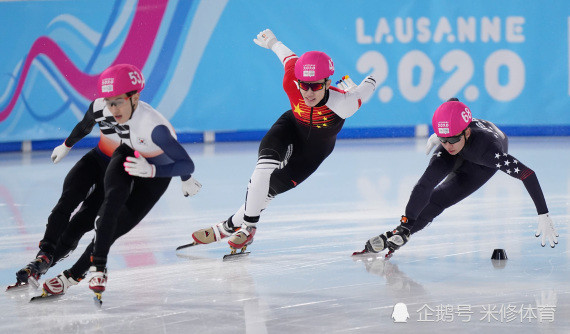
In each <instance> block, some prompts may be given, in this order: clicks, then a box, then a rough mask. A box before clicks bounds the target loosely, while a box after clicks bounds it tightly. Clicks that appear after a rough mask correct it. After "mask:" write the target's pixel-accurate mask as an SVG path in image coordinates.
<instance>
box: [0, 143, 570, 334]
mask: <svg viewBox="0 0 570 334" xmlns="http://www.w3.org/2000/svg"><path fill="white" fill-rule="evenodd" d="M424 143H425V139H374V140H342V141H339V142H338V143H337V147H336V149H335V151H334V152H333V154H332V155H331V156H330V157H329V158H328V159H327V160H326V161H325V162H324V163H323V164H322V165H321V167H320V168H319V170H318V171H317V172H316V173H315V174H314V175H313V176H312V177H310V178H309V179H308V180H307V181H306V182H305V183H303V184H301V185H300V186H298V187H297V188H296V189H293V190H291V191H289V192H287V193H285V194H282V195H280V196H278V197H277V198H276V199H275V200H273V202H271V204H270V206H269V208H268V209H267V210H266V211H265V212H264V213H263V215H262V218H261V221H260V223H259V224H258V230H257V234H256V237H255V242H254V243H253V244H252V245H251V246H250V247H249V250H250V251H251V254H250V255H249V256H248V257H246V258H241V259H238V260H235V261H231V262H223V261H222V256H223V255H224V254H226V253H227V252H228V246H227V244H226V243H225V242H222V243H217V244H211V245H204V246H198V247H194V248H189V249H186V250H182V251H179V252H175V248H176V247H177V246H179V245H182V244H186V243H188V242H190V241H191V233H192V232H193V231H194V230H197V229H199V228H202V227H206V226H210V225H212V224H214V223H217V222H219V221H221V220H224V219H225V218H227V217H228V216H230V215H231V214H233V213H234V211H235V210H237V209H238V207H239V206H240V205H241V204H242V201H243V199H244V197H245V190H246V187H247V183H248V180H249V177H250V175H251V172H252V171H253V167H254V165H255V162H256V157H257V146H258V143H255V142H252V143H218V144H191V145H190V144H188V145H185V147H186V148H187V150H188V152H189V153H190V156H191V157H192V159H193V160H194V162H195V163H196V172H195V174H194V176H195V178H196V179H198V180H199V181H200V182H202V184H203V188H202V191H201V192H200V193H199V194H198V195H197V196H195V197H193V198H185V197H184V196H183V195H182V192H181V189H180V180H179V179H175V180H173V182H172V183H171V184H170V187H169V189H168V190H167V192H166V194H165V195H164V196H163V197H162V199H161V200H160V201H159V202H158V204H157V205H156V206H155V207H154V209H153V210H152V211H151V212H150V213H149V215H148V216H147V217H146V218H145V219H144V220H143V221H142V222H141V223H140V224H139V225H138V226H137V227H136V228H135V229H134V230H133V231H131V232H130V233H129V234H127V235H126V236H124V237H123V238H122V239H119V241H117V243H115V245H114V246H113V247H112V248H111V254H110V259H109V263H108V269H109V281H108V285H107V291H106V292H105V293H104V295H103V300H104V303H103V306H102V308H101V309H98V308H96V307H95V306H94V303H93V301H92V292H90V290H89V289H88V284H87V279H86V280H84V281H83V282H81V283H80V284H79V285H78V286H74V287H72V288H70V290H69V291H68V293H67V294H66V295H65V296H63V297H61V298H59V299H56V300H52V301H44V302H41V303H29V302H28V301H29V298H30V297H31V296H33V295H36V294H38V293H39V290H35V291H30V290H28V291H20V292H16V293H12V292H9V293H8V292H2V293H1V296H0V307H1V310H2V311H1V312H0V333H24V332H34V333H224V334H227V333H384V332H393V333H410V332H412V331H413V332H414V333H435V332H438V333H515V332H516V333H517V334H521V333H570V284H569V283H570V266H569V257H570V256H569V253H568V243H567V237H566V236H567V235H568V228H567V225H568V221H569V204H568V203H569V193H570V169H569V168H568V166H570V138H566V137H552V138H550V137H548V138H521V137H514V138H511V141H510V149H509V152H510V153H511V154H512V155H513V156H515V157H516V158H518V159H519V160H520V161H521V162H523V163H524V164H526V165H527V166H529V167H530V168H532V169H533V170H534V171H535V172H536V173H537V176H538V178H539V181H540V183H541V185H542V189H543V192H544V193H545V196H546V200H547V204H548V206H549V209H550V213H551V215H552V217H553V219H554V222H555V224H556V226H557V228H558V232H559V234H560V238H559V244H558V246H556V248H554V249H552V248H550V247H548V246H547V247H544V248H543V247H540V241H539V239H538V238H535V237H534V232H535V230H536V226H537V215H536V210H535V208H534V205H533V203H532V200H531V199H530V196H529V195H528V193H527V192H526V190H525V188H524V186H523V184H522V182H520V181H519V180H516V179H514V178H511V177H509V176H507V175H506V174H503V173H501V172H498V173H497V174H496V175H495V176H494V177H493V178H492V179H491V181H490V182H489V183H487V184H486V185H485V186H484V187H483V188H481V189H480V190H479V191H477V192H476V193H475V194H473V195H472V196H471V197H469V198H467V199H466V200H464V201H463V202H460V203H459V204H457V205H456V206H454V207H452V208H450V209H449V210H447V211H445V212H444V213H443V214H442V215H441V216H440V217H438V218H437V219H436V220H435V221H434V223H433V224H432V225H430V226H428V227H427V228H426V229H424V230H423V231H421V232H419V233H417V234H415V235H414V236H413V237H412V238H411V239H410V242H409V243H408V244H407V245H406V246H405V247H403V248H402V249H400V250H399V251H397V252H396V253H395V254H394V256H393V257H392V258H391V259H389V260H387V261H386V260H384V259H383V256H382V255H379V256H377V257H365V256H364V257H352V256H351V254H352V252H354V251H358V250H361V249H362V248H363V246H364V243H365V242H366V240H367V239H368V238H370V237H372V236H374V235H376V234H379V233H382V232H385V231H387V230H389V229H392V228H394V227H396V226H397V224H398V222H399V217H400V215H402V214H403V213H404V208H405V205H406V203H407V199H408V196H409V195H410V192H411V190H412V187H413V185H414V184H415V182H416V181H417V179H418V178H419V177H420V175H421V174H422V173H423V171H424V169H425V167H426V166H427V162H428V159H429V158H428V157H426V156H425V154H424ZM85 152H86V150H81V149H77V150H76V149H74V150H72V151H71V153H70V154H69V155H68V156H67V157H66V158H65V159H64V160H62V161H61V162H60V163H59V164H57V165H53V164H52V163H51V161H50V159H49V156H50V154H51V152H49V151H40V152H32V153H3V154H0V217H1V218H0V219H1V224H0V258H1V261H0V282H1V283H2V284H3V285H4V286H7V285H9V284H12V283H14V280H15V275H14V274H15V272H16V271H17V270H18V269H20V268H21V267H23V266H24V265H26V264H27V263H28V262H29V261H30V260H32V259H33V258H34V257H35V254H36V252H37V244H38V241H39V240H40V239H41V238H42V236H43V232H44V228H45V224H46V220H47V217H48V215H49V213H50V211H51V209H52V207H53V206H54V205H55V203H56V201H57V199H58V197H59V195H60V191H61V186H62V183H63V179H64V177H65V175H66V173H67V171H68V170H69V169H70V168H71V167H72V165H73V164H74V163H75V162H76V161H77V160H78V159H79V158H80V157H81V156H82V155H83V154H84V153H85ZM92 237H93V234H92V233H89V234H87V235H86V236H85V237H84V238H83V239H82V241H81V243H80V244H79V247H78V250H76V251H75V252H74V253H73V254H71V256H70V257H69V258H67V259H65V260H64V261H63V262H60V263H58V264H57V265H56V266H55V267H54V268H52V269H51V270H50V271H49V272H48V273H47V274H46V276H45V278H50V277H53V276H55V275H57V274H59V273H60V272H61V271H63V270H64V269H67V268H69V267H70V266H71V264H72V263H73V261H75V260H76V259H77V257H78V256H79V254H80V252H81V251H82V250H83V249H84V248H85V246H86V245H87V243H88V241H89V240H90V239H91V238H92ZM495 248H502V249H505V250H506V252H507V255H508V258H509V259H508V260H507V261H503V262H501V263H496V262H495V263H493V261H491V259H490V257H491V254H492V252H493V249H495ZM41 282H43V279H42V280H41ZM397 303H403V304H405V309H406V310H407V315H409V317H407V316H406V310H403V311H402V310H401V309H400V307H395V305H396V304H397ZM393 313H394V316H393Z"/></svg>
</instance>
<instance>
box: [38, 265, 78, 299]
mask: <svg viewBox="0 0 570 334" xmlns="http://www.w3.org/2000/svg"><path fill="white" fill-rule="evenodd" d="M80 281H81V279H79V280H75V279H74V278H73V277H71V274H70V273H69V271H67V270H65V271H64V272H62V273H61V274H59V275H57V276H56V277H54V278H50V279H48V280H47V281H45V283H44V286H43V288H44V291H45V292H47V293H49V294H51V295H63V294H65V293H66V292H67V289H69V287H71V286H73V285H77V284H79V282H80Z"/></svg>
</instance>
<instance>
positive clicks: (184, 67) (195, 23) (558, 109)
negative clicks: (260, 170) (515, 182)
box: [0, 0, 570, 143]
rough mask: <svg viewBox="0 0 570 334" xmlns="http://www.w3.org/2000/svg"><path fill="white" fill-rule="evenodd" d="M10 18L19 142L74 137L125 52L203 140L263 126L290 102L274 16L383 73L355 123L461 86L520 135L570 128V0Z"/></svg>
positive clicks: (9, 131) (286, 28)
mask: <svg viewBox="0 0 570 334" xmlns="http://www.w3.org/2000/svg"><path fill="white" fill-rule="evenodd" d="M0 21H1V22H2V23H3V24H2V25H0V36H2V38H1V39H0V47H1V49H2V52H1V53H0V74H1V77H2V78H3V80H0V142H4V143H7V142H17V141H38V140H50V139H54V140H59V139H63V138H65V137H66V136H67V135H68V134H69V132H70V131H71V129H72V128H73V126H74V125H75V124H76V123H77V122H78V120H80V119H81V118H82V117H83V114H84V112H85V110H86V109H87V107H88V106H89V103H90V102H91V101H92V100H93V99H94V97H95V91H96V87H95V85H96V79H97V76H98V75H99V73H101V72H102V71H103V70H104V69H105V68H106V67H108V66H110V65H112V64H117V63H132V64H135V65H136V66H138V67H139V68H141V69H142V71H143V74H144V75H145V77H146V81H147V86H146V87H145V89H144V91H143V92H142V94H141V98H142V99H143V100H144V101H146V102H148V103H150V104H151V105H153V106H154V107H155V108H156V109H157V110H159V111H160V112H161V113H162V114H164V115H165V116H166V117H167V118H168V119H169V120H170V121H171V122H172V124H173V125H174V127H175V128H176V130H177V132H178V133H180V134H187V135H188V137H187V138H192V140H202V139H203V136H202V133H204V132H212V133H215V134H217V136H218V138H225V139H226V140H232V138H234V139H240V138H242V139H243V138H247V139H255V138H258V137H259V136H261V135H263V133H264V131H265V130H267V129H268V128H269V127H270V126H271V124H272V123H273V122H274V121H275V120H276V119H277V117H278V116H279V115H280V114H281V113H282V112H283V111H285V110H286V109H288V106H289V104H288V100H287V97H286V95H285V93H284V92H283V90H282V82H281V80H282V75H283V69H282V66H281V64H280V62H279V60H278V58H277V57H276V56H275V54H273V53H272V52H271V51H269V50H266V49H263V48H260V47H259V46H257V45H256V44H254V43H253V38H254V37H255V36H256V35H257V33H258V32H260V31H261V30H263V29H266V28H270V29H272V30H273V32H274V33H275V35H276V36H277V38H278V39H279V40H281V41H283V42H284V43H285V45H287V46H288V47H289V48H290V49H291V50H293V51H294V52H296V53H297V54H298V55H301V54H302V53H304V52H306V51H310V50H321V51H324V52H326V53H327V54H329V55H330V56H331V57H332V58H333V60H334V62H335V70H336V72H335V75H334V76H335V77H334V78H333V81H336V80H338V79H340V78H341V77H342V76H343V75H347V74H348V75H350V76H351V78H353V80H354V81H355V82H357V83H359V82H360V81H361V80H362V79H363V78H364V77H365V76H366V75H368V74H371V73H373V74H374V75H375V76H376V78H377V82H378V87H377V90H376V92H375V94H374V95H373V96H372V97H371V98H370V99H369V100H368V101H365V104H364V106H363V107H362V108H361V110H360V111H358V112H357V113H356V114H355V115H354V116H353V117H351V118H350V119H348V120H347V122H346V125H345V128H346V129H345V130H343V131H344V134H345V136H351V133H353V134H355V136H357V135H356V133H360V134H361V135H363V136H374V135H379V136H406V135H414V133H415V131H414V129H416V127H417V126H418V125H421V124H430V123H431V115H432V113H433V111H434V110H435V109H436V108H437V106H438V105H439V104H440V103H442V102H443V101H445V100H446V99H448V98H449V97H453V96H456V97H458V98H459V99H460V100H461V101H463V102H465V103H466V104H467V105H469V106H470V107H471V109H472V111H473V115H474V117H477V118H483V119H489V120H491V121H493V122H495V123H496V124H498V125H499V126H504V127H505V129H508V131H511V132H512V133H513V134H517V132H518V133H519V134H520V133H523V134H532V135H541V134H546V135H553V134H554V135H556V134H569V133H570V132H569V131H568V129H569V128H570V112H569V111H570V85H569V81H570V68H569V64H570V51H569V50H570V48H569V46H570V2H568V1H566V0H551V1H538V0H531V1H527V2H525V3H524V6H523V5H521V3H520V1H516V0H504V1H494V0H481V1H469V2H468V1H451V0H441V1H413V0H401V1H368V0H352V1H345V0H329V1H302V0H287V1H263V0H231V1H229V0H205V1H191V0H170V1H167V0H139V1H135V0H124V1H96V2H95V1H86V0H78V1H73V2H70V1H63V0H61V1H57V0H54V1H9V2H0ZM430 128H431V126H430ZM410 129H411V130H410ZM247 133H249V134H253V136H248V135H244V134H247ZM192 134H196V135H192ZM231 134H236V135H235V136H233V135H231ZM240 134H241V135H240ZM96 135H97V134H96V133H94V134H93V136H96Z"/></svg>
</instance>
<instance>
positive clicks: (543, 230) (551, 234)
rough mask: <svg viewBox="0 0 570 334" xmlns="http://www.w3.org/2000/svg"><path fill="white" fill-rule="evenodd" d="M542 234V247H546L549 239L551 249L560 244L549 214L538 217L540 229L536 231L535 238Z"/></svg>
mask: <svg viewBox="0 0 570 334" xmlns="http://www.w3.org/2000/svg"><path fill="white" fill-rule="evenodd" d="M541 234H542V241H541V243H540V244H541V245H542V247H544V246H545V245H546V239H548V242H549V243H550V247H552V248H554V245H556V244H557V243H558V233H556V229H555V228H554V223H553V222H552V219H551V218H550V216H549V215H548V213H544V214H542V215H538V228H537V230H536V233H535V236H536V237H539V236H540V235H541Z"/></svg>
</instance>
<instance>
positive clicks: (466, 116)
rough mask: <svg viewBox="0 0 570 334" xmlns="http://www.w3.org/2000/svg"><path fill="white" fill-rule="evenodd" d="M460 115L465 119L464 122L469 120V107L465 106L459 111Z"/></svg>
mask: <svg viewBox="0 0 570 334" xmlns="http://www.w3.org/2000/svg"><path fill="white" fill-rule="evenodd" d="M461 117H463V120H464V121H465V123H467V122H469V121H470V120H471V118H472V117H471V110H469V108H465V110H463V111H462V112H461Z"/></svg>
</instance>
